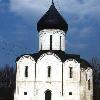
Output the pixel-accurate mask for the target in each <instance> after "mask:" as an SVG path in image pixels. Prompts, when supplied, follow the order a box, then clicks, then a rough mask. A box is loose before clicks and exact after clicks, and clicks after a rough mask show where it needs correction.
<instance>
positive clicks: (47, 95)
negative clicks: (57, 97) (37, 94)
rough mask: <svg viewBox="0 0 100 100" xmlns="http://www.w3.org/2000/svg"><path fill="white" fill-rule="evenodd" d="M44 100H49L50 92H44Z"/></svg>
mask: <svg viewBox="0 0 100 100" xmlns="http://www.w3.org/2000/svg"><path fill="white" fill-rule="evenodd" d="M45 100H51V91H50V90H46V92H45Z"/></svg>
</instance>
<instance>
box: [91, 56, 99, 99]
mask: <svg viewBox="0 0 100 100" xmlns="http://www.w3.org/2000/svg"><path fill="white" fill-rule="evenodd" d="M90 64H91V66H92V67H93V94H94V99H93V100H100V59H98V58H97V57H93V58H92V59H91V60H90Z"/></svg>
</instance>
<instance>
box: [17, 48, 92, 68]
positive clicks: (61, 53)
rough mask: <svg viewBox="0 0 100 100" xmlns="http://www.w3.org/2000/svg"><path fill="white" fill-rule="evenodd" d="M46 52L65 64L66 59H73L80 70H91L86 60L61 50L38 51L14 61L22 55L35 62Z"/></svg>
mask: <svg viewBox="0 0 100 100" xmlns="http://www.w3.org/2000/svg"><path fill="white" fill-rule="evenodd" d="M47 52H51V53H55V54H56V55H57V56H58V57H59V58H60V59H61V61H62V62H65V61H66V60H67V59H75V60H76V61H78V62H79V63H80V67H81V68H85V69H87V67H90V68H92V66H91V65H90V64H89V63H88V62H87V61H86V60H84V59H82V58H80V55H76V54H66V53H65V52H64V51H61V50H40V51H39V52H38V53H34V54H23V55H21V56H20V57H17V59H16V61H18V60H19V59H20V58H21V57H22V56H24V55H30V56H31V57H33V58H34V60H35V61H37V60H38V59H39V57H40V56H41V55H42V54H44V53H47Z"/></svg>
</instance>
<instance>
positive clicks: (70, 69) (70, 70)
mask: <svg viewBox="0 0 100 100" xmlns="http://www.w3.org/2000/svg"><path fill="white" fill-rule="evenodd" d="M72 70H73V68H72V67H69V77H70V78H72V76H73V73H72Z"/></svg>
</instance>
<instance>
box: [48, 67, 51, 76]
mask: <svg viewBox="0 0 100 100" xmlns="http://www.w3.org/2000/svg"><path fill="white" fill-rule="evenodd" d="M50 74H51V66H48V77H50Z"/></svg>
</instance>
